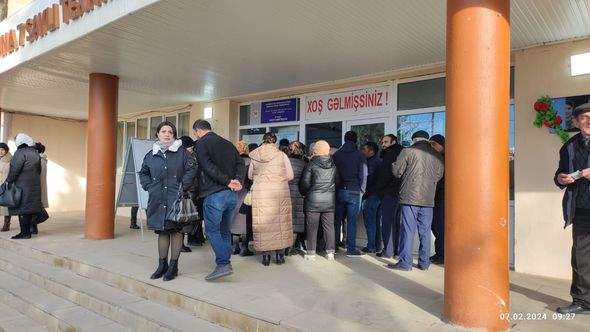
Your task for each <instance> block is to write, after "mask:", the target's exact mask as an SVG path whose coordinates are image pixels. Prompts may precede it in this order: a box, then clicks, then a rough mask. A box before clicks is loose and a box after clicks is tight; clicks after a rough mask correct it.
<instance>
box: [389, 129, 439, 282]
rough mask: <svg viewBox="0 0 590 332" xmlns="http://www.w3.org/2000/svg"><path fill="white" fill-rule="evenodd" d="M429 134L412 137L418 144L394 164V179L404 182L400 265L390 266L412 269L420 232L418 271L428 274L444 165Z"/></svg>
mask: <svg viewBox="0 0 590 332" xmlns="http://www.w3.org/2000/svg"><path fill="white" fill-rule="evenodd" d="M428 138H429V135H428V133H427V132H425V131H422V130H420V131H417V132H416V133H414V135H412V141H413V142H414V144H413V145H412V146H411V147H409V148H407V149H404V150H402V152H401V153H400V155H399V157H398V158H397V161H396V162H395V163H393V167H392V172H393V176H395V177H397V178H401V179H402V182H401V187H400V195H399V202H400V205H401V228H400V230H401V232H400V248H399V258H400V260H399V262H398V263H397V264H389V265H388V267H390V268H392V269H396V270H405V271H409V270H411V269H412V251H413V248H414V235H415V234H416V228H418V236H419V238H420V258H419V260H418V268H419V269H421V270H428V267H429V266H430V241H431V236H430V235H431V232H430V228H431V225H432V210H433V207H434V195H435V192H436V184H437V182H438V181H440V179H442V177H443V172H444V164H443V160H442V156H441V155H440V153H438V152H436V150H434V149H433V148H432V146H431V145H430V143H429V142H428Z"/></svg>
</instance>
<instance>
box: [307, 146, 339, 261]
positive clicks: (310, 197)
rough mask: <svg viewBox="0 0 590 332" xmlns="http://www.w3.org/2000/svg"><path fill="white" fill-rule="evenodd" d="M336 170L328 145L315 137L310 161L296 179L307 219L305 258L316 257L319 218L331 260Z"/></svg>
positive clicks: (332, 252)
mask: <svg viewBox="0 0 590 332" xmlns="http://www.w3.org/2000/svg"><path fill="white" fill-rule="evenodd" d="M337 181H338V171H337V170H336V165H335V164H334V162H333V161H332V157H330V145H329V144H328V142H326V141H317V142H316V143H315V144H314V145H313V155H312V158H311V161H310V162H309V163H308V164H307V166H305V169H304V170H303V174H302V175H301V179H300V180H299V191H300V192H301V194H302V195H304V196H305V202H304V207H303V210H304V211H305V219H306V223H307V254H306V255H305V258H306V259H307V260H315V251H316V245H317V233H318V228H319V225H320V221H321V224H322V227H323V230H324V240H325V242H326V252H327V254H328V256H327V258H328V260H334V249H335V239H334V238H335V233H334V210H335V208H336V185H337Z"/></svg>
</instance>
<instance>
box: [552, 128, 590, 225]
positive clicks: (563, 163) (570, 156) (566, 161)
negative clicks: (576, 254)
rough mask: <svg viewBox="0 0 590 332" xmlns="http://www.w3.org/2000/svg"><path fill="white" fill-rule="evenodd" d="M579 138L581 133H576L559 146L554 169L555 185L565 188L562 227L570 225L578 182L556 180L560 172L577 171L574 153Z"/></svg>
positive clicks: (574, 210) (573, 214) (589, 163)
mask: <svg viewBox="0 0 590 332" xmlns="http://www.w3.org/2000/svg"><path fill="white" fill-rule="evenodd" d="M580 139H582V134H580V133H578V134H576V135H574V136H573V137H572V138H570V139H569V140H568V141H567V142H566V143H565V144H564V145H563V146H562V147H561V149H560V150H559V165H558V167H557V170H556V171H555V177H554V178H553V181H554V182H555V185H556V186H558V187H559V188H560V189H565V193H564V194H563V200H562V202H561V207H562V212H563V220H564V222H565V224H564V226H563V228H566V227H567V226H569V225H571V224H572V223H573V221H574V218H575V214H576V213H575V212H576V198H577V194H578V186H579V184H578V182H577V181H576V182H574V183H572V184H570V185H567V186H562V185H560V184H559V182H557V176H558V175H559V174H561V173H565V174H570V173H573V172H575V171H578V170H577V169H575V166H574V156H575V155H576V144H575V143H576V140H580ZM588 165H590V160H588Z"/></svg>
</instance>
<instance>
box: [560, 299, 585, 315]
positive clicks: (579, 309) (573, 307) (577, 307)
mask: <svg viewBox="0 0 590 332" xmlns="http://www.w3.org/2000/svg"><path fill="white" fill-rule="evenodd" d="M557 312H558V313H560V314H590V308H587V307H584V306H583V305H581V304H578V303H575V302H574V303H572V304H570V305H568V306H567V307H559V308H557Z"/></svg>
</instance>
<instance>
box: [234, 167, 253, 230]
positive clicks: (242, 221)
mask: <svg viewBox="0 0 590 332" xmlns="http://www.w3.org/2000/svg"><path fill="white" fill-rule="evenodd" d="M242 159H243V160H244V165H246V167H250V158H249V157H248V156H242ZM245 171H246V170H245V169H244V172H245ZM242 176H243V177H245V176H246V175H245V174H244V175H242ZM247 194H248V188H247V186H246V185H245V184H244V185H243V186H242V190H240V191H239V192H238V203H237V204H236V208H235V210H234V218H233V222H232V224H231V233H232V234H238V235H242V234H246V215H245V214H242V213H240V207H241V206H242V204H243V203H244V198H245V197H246V195H247Z"/></svg>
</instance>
